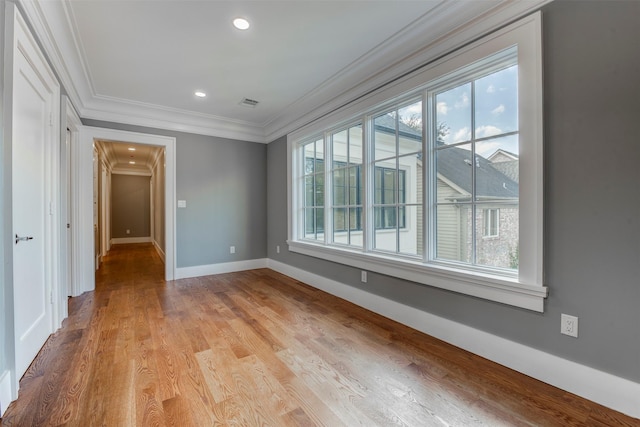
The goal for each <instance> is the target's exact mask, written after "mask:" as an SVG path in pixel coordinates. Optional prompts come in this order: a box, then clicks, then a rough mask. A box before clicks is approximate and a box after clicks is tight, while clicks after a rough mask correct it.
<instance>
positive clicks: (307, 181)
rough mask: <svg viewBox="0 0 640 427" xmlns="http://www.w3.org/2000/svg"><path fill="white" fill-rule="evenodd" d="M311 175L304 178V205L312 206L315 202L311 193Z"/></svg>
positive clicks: (312, 192)
mask: <svg viewBox="0 0 640 427" xmlns="http://www.w3.org/2000/svg"><path fill="white" fill-rule="evenodd" d="M313 178H314V177H313V175H310V176H305V177H304V205H305V206H313V204H314V202H315V197H314V191H313Z"/></svg>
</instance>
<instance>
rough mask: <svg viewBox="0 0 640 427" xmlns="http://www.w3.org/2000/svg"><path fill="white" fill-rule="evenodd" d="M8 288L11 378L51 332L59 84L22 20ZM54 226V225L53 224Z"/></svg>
mask: <svg viewBox="0 0 640 427" xmlns="http://www.w3.org/2000/svg"><path fill="white" fill-rule="evenodd" d="M14 22H15V23H16V25H15V31H16V42H15V43H14V52H13V53H14V55H13V103H12V113H13V117H12V205H13V207H12V209H13V212H12V213H13V235H14V237H13V240H14V245H13V290H14V316H15V317H14V320H15V354H16V377H17V378H20V377H21V376H22V374H23V373H24V372H25V371H26V369H27V368H28V367H29V364H30V363H31V361H32V360H33V359H34V357H35V356H36V354H37V353H38V351H39V350H40V348H41V347H42V345H43V344H44V342H45V341H46V339H47V337H48V336H49V334H51V333H52V332H53V305H52V303H53V298H52V291H53V289H52V283H53V280H52V278H53V275H54V274H55V271H56V267H55V263H54V262H53V258H54V256H55V254H54V253H53V251H52V248H53V245H54V244H55V235H56V234H55V230H54V223H53V219H54V209H55V206H54V204H53V197H52V196H53V189H54V188H55V183H54V182H52V181H55V171H54V167H53V164H54V163H53V162H54V161H55V160H56V154H55V153H56V150H54V147H58V145H57V144H56V141H57V140H58V137H59V136H58V135H57V129H58V128H57V127H56V126H54V120H57V119H58V117H57V114H56V113H57V112H58V111H59V110H58V109H57V107H56V105H57V104H56V103H57V102H59V86H57V82H55V79H53V75H52V74H51V71H50V69H49V67H48V66H47V65H46V63H45V62H44V60H43V59H42V57H41V55H40V54H39V51H37V50H36V49H37V48H36V47H35V46H36V45H35V43H33V41H32V39H31V37H30V36H29V34H28V30H27V29H26V26H25V25H24V22H23V21H21V19H18V18H16V20H15V21H14ZM56 225H57V224H56Z"/></svg>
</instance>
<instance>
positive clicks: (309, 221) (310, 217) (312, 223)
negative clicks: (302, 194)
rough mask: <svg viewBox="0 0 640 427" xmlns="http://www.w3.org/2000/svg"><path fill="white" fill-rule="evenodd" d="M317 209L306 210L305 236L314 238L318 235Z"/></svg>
mask: <svg viewBox="0 0 640 427" xmlns="http://www.w3.org/2000/svg"><path fill="white" fill-rule="evenodd" d="M314 211H315V210H314V209H310V208H307V209H305V210H304V237H305V238H307V239H314V238H315V235H316V220H315V212H314Z"/></svg>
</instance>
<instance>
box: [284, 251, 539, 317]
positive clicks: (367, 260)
mask: <svg viewBox="0 0 640 427" xmlns="http://www.w3.org/2000/svg"><path fill="white" fill-rule="evenodd" d="M287 243H288V245H289V250H290V251H291V252H296V253H299V254H302V255H308V256H312V257H315V258H320V259H324V260H327V261H332V262H337V263H339V264H344V265H349V266H351V267H355V268H359V269H363V270H367V271H373V272H376V273H381V274H385V275H388V276H392V277H397V278H400V279H404V280H409V281H412V282H416V283H421V284H424V285H429V286H433V287H436V288H441V289H446V290H450V291H454V292H459V293H461V294H465V295H471V296H474V297H478V298H483V299H486V300H489V301H495V302H499V303H503V304H508V305H512V306H515V307H520V308H525V309H528V310H533V311H537V312H543V311H544V299H545V298H546V297H547V295H548V288H547V287H546V286H542V285H531V284H524V283H519V282H518V280H517V278H513V279H511V278H508V277H502V276H497V275H495V276H494V275H490V274H483V273H475V272H474V273H470V272H467V271H464V270H460V269H455V268H452V267H448V266H442V265H437V264H433V265H426V264H423V263H422V262H420V261H414V260H411V259H398V258H392V257H387V256H384V255H381V254H378V253H366V254H365V253H362V252H357V251H353V250H349V249H347V248H339V247H333V246H332V247H326V246H323V245H315V244H313V243H308V242H299V241H288V242H287Z"/></svg>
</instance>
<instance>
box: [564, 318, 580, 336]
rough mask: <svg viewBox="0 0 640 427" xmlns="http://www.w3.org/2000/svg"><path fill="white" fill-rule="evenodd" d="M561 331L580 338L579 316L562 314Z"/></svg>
mask: <svg viewBox="0 0 640 427" xmlns="http://www.w3.org/2000/svg"><path fill="white" fill-rule="evenodd" d="M560 332H561V333H563V334H565V335H569V336H570V337H575V338H578V318H577V317H576V316H570V315H568V314H562V315H561V316H560Z"/></svg>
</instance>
